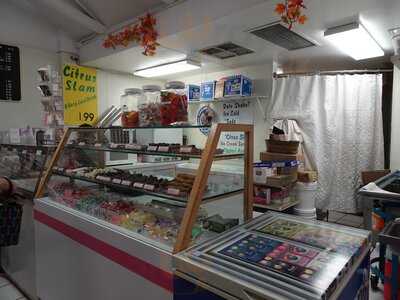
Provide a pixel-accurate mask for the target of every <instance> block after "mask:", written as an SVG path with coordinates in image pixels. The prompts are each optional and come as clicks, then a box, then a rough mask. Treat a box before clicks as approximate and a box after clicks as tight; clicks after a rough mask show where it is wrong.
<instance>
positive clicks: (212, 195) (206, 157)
mask: <svg viewBox="0 0 400 300" xmlns="http://www.w3.org/2000/svg"><path fill="white" fill-rule="evenodd" d="M204 127H209V126H198V125H187V126H167V127H140V128H119V127H117V129H118V128H119V129H127V130H128V129H129V130H136V131H140V130H142V129H164V128H204ZM112 129H116V128H114V127H112V128H69V129H67V131H66V132H65V133H64V135H63V137H62V139H61V142H60V143H59V145H58V147H57V149H56V151H55V153H54V155H53V157H52V160H51V162H50V166H49V168H48V170H47V171H46V173H45V175H44V176H43V178H42V180H41V182H40V184H39V188H38V190H37V193H36V198H41V197H42V196H43V192H44V190H45V188H46V186H47V183H48V182H49V179H50V177H51V176H52V175H54V176H56V177H57V176H62V177H65V178H68V179H69V180H72V181H83V182H86V183H92V184H95V185H98V186H104V187H105V188H110V189H112V190H114V191H121V192H127V193H130V194H131V195H132V194H134V193H136V194H137V193H141V194H147V195H151V196H156V197H157V198H158V199H161V201H162V200H163V199H165V201H166V203H168V204H171V203H172V204H173V205H177V206H185V209H184V214H183V217H182V219H181V221H180V227H179V230H178V233H177V236H176V242H175V244H174V247H173V252H172V253H177V252H180V251H182V250H183V249H186V248H187V247H188V246H189V245H190V244H191V239H192V230H193V228H194V225H195V223H196V219H197V214H198V212H199V209H200V206H201V205H202V204H205V203H208V202H212V201H217V200H219V199H222V198H226V197H229V196H233V195H237V194H241V193H243V220H244V221H247V220H250V219H252V216H253V143H254V133H253V126H252V125H242V124H214V125H213V126H211V130H210V134H209V136H208V138H207V142H206V144H205V148H204V149H203V150H202V153H201V155H198V154H184V153H172V152H158V151H154V152H153V151H136V150H132V149H121V148H113V147H112V148H110V143H107V142H106V143H104V141H103V139H104V137H105V136H106V133H105V132H106V131H107V130H112ZM222 132H243V133H244V136H245V139H244V152H243V153H237V154H236V153H235V154H216V151H217V147H218V143H219V139H220V137H221V134H222ZM73 133H74V134H75V135H76V136H79V134H82V136H84V134H85V133H90V134H89V135H90V136H92V137H93V136H95V137H96V143H86V144H87V145H79V142H78V143H74V144H71V141H70V138H71V135H72V134H73ZM74 137H75V136H74ZM94 145H99V147H96V146H94ZM64 150H67V151H74V150H79V151H85V150H88V151H89V152H95V153H98V155H97V156H101V155H100V154H101V152H120V153H128V154H143V155H152V156H171V157H181V158H183V159H189V158H193V159H199V160H200V161H199V167H198V169H197V172H196V176H195V177H194V181H193V185H192V187H191V192H190V193H189V195H188V196H187V197H181V196H174V195H170V194H167V193H166V191H165V189H163V190H161V191H153V190H146V189H144V188H138V187H134V186H133V182H129V185H124V184H122V181H121V182H118V180H115V181H114V182H113V180H112V179H111V177H110V179H108V178H107V181H106V180H100V179H104V178H99V177H96V176H97V174H96V176H94V177H93V178H88V177H85V176H81V175H76V174H74V172H72V171H71V172H65V169H63V168H59V167H56V164H57V162H58V161H59V159H60V157H61V155H62V153H63V152H64ZM92 155H93V154H92ZM236 158H243V161H244V176H243V181H244V182H243V186H240V185H238V186H235V185H233V184H232V185H223V184H215V183H213V184H212V187H211V188H207V185H208V177H209V173H210V170H211V166H212V163H213V161H215V160H228V159H236ZM82 166H84V165H82ZM88 166H89V165H88ZM105 176H106V175H105ZM105 176H102V177H105ZM158 178H161V177H158ZM114 179H115V178H114ZM125 183H126V184H127V182H125Z"/></svg>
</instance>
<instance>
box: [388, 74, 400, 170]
mask: <svg viewBox="0 0 400 300" xmlns="http://www.w3.org/2000/svg"><path fill="white" fill-rule="evenodd" d="M390 168H391V170H399V169H400V68H399V67H396V66H395V67H394V74H393V102H392V139H391V151H390Z"/></svg>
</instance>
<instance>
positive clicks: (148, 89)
mask: <svg viewBox="0 0 400 300" xmlns="http://www.w3.org/2000/svg"><path fill="white" fill-rule="evenodd" d="M142 88H143V91H144V92H159V91H161V86H159V85H151V84H149V85H144V86H142Z"/></svg>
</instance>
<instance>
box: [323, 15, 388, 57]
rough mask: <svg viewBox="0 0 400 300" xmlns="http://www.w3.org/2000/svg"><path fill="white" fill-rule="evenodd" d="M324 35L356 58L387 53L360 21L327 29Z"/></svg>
mask: <svg viewBox="0 0 400 300" xmlns="http://www.w3.org/2000/svg"><path fill="white" fill-rule="evenodd" d="M324 36H325V38H327V39H328V40H329V41H330V42H332V43H333V44H334V45H335V46H336V47H337V48H339V49H340V50H341V51H342V52H344V53H346V54H347V55H349V56H351V57H352V58H354V59H355V60H361V59H367V58H372V57H378V56H383V55H385V53H384V52H383V50H382V48H381V47H380V46H379V44H378V43H377V42H376V41H375V39H374V38H373V37H372V36H371V35H370V34H369V32H368V31H367V30H366V29H365V28H364V26H363V25H362V24H360V23H351V24H347V25H342V26H338V27H334V28H330V29H328V30H327V31H325V33H324Z"/></svg>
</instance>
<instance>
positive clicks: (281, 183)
mask: <svg viewBox="0 0 400 300" xmlns="http://www.w3.org/2000/svg"><path fill="white" fill-rule="evenodd" d="M292 183H293V181H292V177H291V176H289V175H276V176H269V177H267V185H268V186H271V187H277V188H280V187H287V186H290V185H291V184H292Z"/></svg>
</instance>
